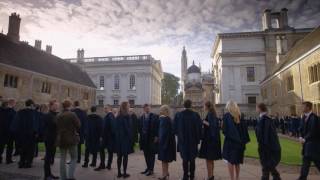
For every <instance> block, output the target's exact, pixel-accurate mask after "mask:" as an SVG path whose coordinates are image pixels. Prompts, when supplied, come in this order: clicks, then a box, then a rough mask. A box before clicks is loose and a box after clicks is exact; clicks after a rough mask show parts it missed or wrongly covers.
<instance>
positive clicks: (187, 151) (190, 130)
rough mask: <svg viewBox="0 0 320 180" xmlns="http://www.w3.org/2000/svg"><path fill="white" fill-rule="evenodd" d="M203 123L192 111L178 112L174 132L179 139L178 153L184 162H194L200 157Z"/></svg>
mask: <svg viewBox="0 0 320 180" xmlns="http://www.w3.org/2000/svg"><path fill="white" fill-rule="evenodd" d="M201 127H202V121H201V118H200V116H199V114H198V113H196V112H194V111H192V110H191V109H186V110H183V111H181V112H178V113H177V114H176V115H175V118H174V131H175V134H176V135H177V138H178V152H180V156H181V158H182V159H183V160H186V161H190V160H194V159H195V158H196V157H197V156H198V145H199V143H200V139H201Z"/></svg>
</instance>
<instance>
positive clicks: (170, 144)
mask: <svg viewBox="0 0 320 180" xmlns="http://www.w3.org/2000/svg"><path fill="white" fill-rule="evenodd" d="M159 121H160V126H159V154H158V159H159V160H160V161H164V162H172V161H175V160H176V139H175V136H174V132H173V122H172V120H171V118H170V117H167V116H160V118H159Z"/></svg>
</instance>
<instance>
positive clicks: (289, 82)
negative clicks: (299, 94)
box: [287, 75, 294, 91]
mask: <svg viewBox="0 0 320 180" xmlns="http://www.w3.org/2000/svg"><path fill="white" fill-rule="evenodd" d="M293 90H294V81H293V75H290V76H289V77H288V78H287V91H293Z"/></svg>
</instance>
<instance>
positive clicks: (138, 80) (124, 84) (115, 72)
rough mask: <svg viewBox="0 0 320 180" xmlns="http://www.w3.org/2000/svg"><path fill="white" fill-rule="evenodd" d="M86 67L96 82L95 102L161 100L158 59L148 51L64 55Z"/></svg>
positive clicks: (155, 101)
mask: <svg viewBox="0 0 320 180" xmlns="http://www.w3.org/2000/svg"><path fill="white" fill-rule="evenodd" d="M66 61H69V62H72V63H74V64H77V65H78V66H80V67H81V68H82V69H83V70H84V71H86V72H87V73H88V74H89V76H90V78H91V80H92V81H93V82H94V83H95V85H96V86H97V90H96V103H97V104H99V105H101V106H102V105H105V104H111V105H119V104H120V103H121V102H122V101H128V102H129V103H130V104H131V105H143V104H145V103H149V104H152V105H159V104H161V80H162V78H163V72H162V67H161V61H160V60H155V59H154V58H153V57H152V56H151V55H132V56H107V57H86V58H85V57H84V50H83V49H82V50H78V52H77V58H73V59H66Z"/></svg>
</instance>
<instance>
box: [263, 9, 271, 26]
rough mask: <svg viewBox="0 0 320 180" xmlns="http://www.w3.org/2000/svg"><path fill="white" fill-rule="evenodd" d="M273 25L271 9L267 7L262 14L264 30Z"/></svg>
mask: <svg viewBox="0 0 320 180" xmlns="http://www.w3.org/2000/svg"><path fill="white" fill-rule="evenodd" d="M271 27H272V26H271V10H270V9H265V10H264V12H263V15H262V30H267V29H270V28H271Z"/></svg>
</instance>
